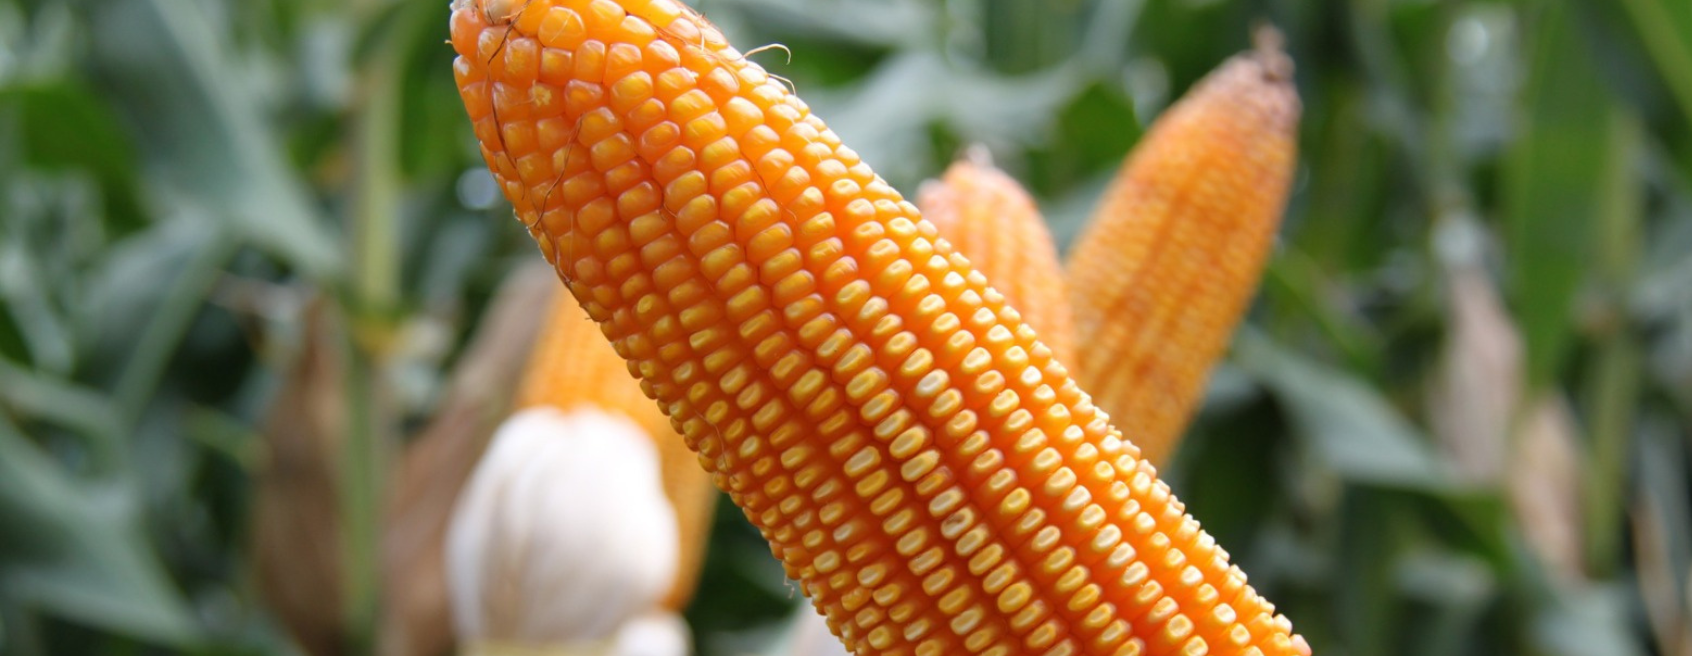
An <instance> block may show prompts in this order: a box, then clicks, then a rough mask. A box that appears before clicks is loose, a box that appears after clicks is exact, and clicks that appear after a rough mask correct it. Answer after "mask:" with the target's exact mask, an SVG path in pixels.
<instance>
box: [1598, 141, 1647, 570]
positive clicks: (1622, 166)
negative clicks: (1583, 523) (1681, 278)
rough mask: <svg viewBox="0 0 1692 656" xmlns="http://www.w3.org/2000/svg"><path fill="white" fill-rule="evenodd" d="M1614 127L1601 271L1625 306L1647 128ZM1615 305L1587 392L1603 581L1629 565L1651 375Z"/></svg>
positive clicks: (1608, 292)
mask: <svg viewBox="0 0 1692 656" xmlns="http://www.w3.org/2000/svg"><path fill="white" fill-rule="evenodd" d="M1608 127H1609V130H1608V135H1607V136H1608V138H1609V139H1608V141H1609V149H1608V152H1607V153H1606V160H1607V161H1606V162H1605V164H1606V165H1605V167H1604V168H1603V170H1604V171H1605V172H1606V176H1605V179H1604V180H1602V181H1601V182H1600V184H1602V185H1603V187H1602V189H1601V194H1602V195H1601V201H1600V203H1601V204H1600V205H1599V209H1600V214H1599V224H1598V235H1597V237H1598V248H1596V249H1595V251H1596V253H1595V254H1596V256H1597V257H1596V260H1597V261H1596V262H1595V267H1594V269H1595V274H1596V276H1597V278H1598V284H1599V286H1600V289H1601V292H1602V296H1603V298H1606V299H1620V298H1623V297H1624V296H1623V294H1621V293H1620V291H1621V290H1625V289H1627V288H1628V286H1629V285H1630V283H1631V281H1632V280H1633V278H1634V272H1635V267H1636V264H1635V263H1636V262H1637V261H1638V250H1639V243H1640V238H1639V235H1640V221H1641V217H1640V211H1641V208H1642V207H1643V199H1642V197H1641V191H1642V189H1641V186H1640V184H1639V182H1638V180H1639V178H1638V177H1637V176H1636V175H1634V172H1635V170H1636V169H1635V164H1636V163H1637V159H1638V153H1639V152H1640V150H1641V146H1640V142H1641V140H1642V136H1641V130H1642V128H1641V127H1640V125H1639V122H1638V120H1637V119H1636V118H1635V117H1633V116H1632V115H1630V114H1629V113H1628V112H1627V111H1626V110H1624V109H1620V108H1616V109H1612V110H1611V111H1610V112H1609V126H1608ZM1612 305H1613V306H1612V307H1608V308H1605V310H1604V313H1605V315H1606V316H1608V317H1610V318H1611V319H1609V320H1607V321H1605V322H1604V325H1603V326H1602V330H1603V331H1604V332H1603V333H1602V334H1601V336H1600V337H1599V345H1598V356H1597V357H1598V360H1597V370H1596V375H1594V376H1592V377H1591V379H1590V380H1591V383H1590V385H1591V386H1590V387H1589V388H1588V389H1587V395H1588V404H1589V406H1588V407H1589V414H1590V416H1591V421H1590V428H1591V431H1592V466H1591V467H1590V468H1589V469H1588V470H1587V481H1586V484H1587V485H1586V503H1587V507H1586V520H1587V527H1586V528H1587V545H1588V549H1587V564H1588V567H1589V568H1590V570H1591V571H1592V573H1593V574H1595V575H1598V576H1605V575H1608V574H1609V573H1611V572H1614V571H1615V569H1616V568H1617V567H1618V566H1620V560H1621V557H1622V540H1621V538H1622V535H1623V528H1622V521H1623V512H1624V511H1625V510H1626V503H1627V498H1626V495H1627V490H1628V488H1629V487H1630V486H1629V485H1627V484H1626V477H1627V457H1628V454H1629V453H1630V452H1631V449H1632V436H1633V429H1634V413H1635V409H1636V408H1637V407H1638V404H1639V397H1640V378H1641V376H1642V375H1643V368H1644V363H1643V354H1642V353H1641V350H1640V347H1639V345H1638V343H1637V342H1636V340H1635V339H1634V338H1633V335H1632V333H1631V332H1630V331H1629V330H1628V328H1627V325H1626V319H1625V317H1626V311H1625V310H1626V309H1625V308H1624V307H1621V306H1620V301H1612Z"/></svg>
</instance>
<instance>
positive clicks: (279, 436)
mask: <svg viewBox="0 0 1692 656" xmlns="http://www.w3.org/2000/svg"><path fill="white" fill-rule="evenodd" d="M303 323H304V324H305V331H304V343H303V348H302V350H301V352H300V355H299V359H298V360H297V361H296V363H295V365H294V366H293V367H292V368H291V369H290V370H289V371H288V373H287V374H286V376H285V377H284V378H283V382H282V389H281V390H280V391H278V392H277V395H276V400H275V401H274V402H273V403H272V405H271V408H270V411H269V415H268V417H267V418H266V419H265V424H264V427H263V429H262V430H263V434H264V458H263V459H262V460H261V463H262V464H261V466H260V468H259V471H258V473H257V483H256V485H257V490H256V492H255V495H254V500H253V511H252V513H253V529H252V536H253V538H252V539H253V561H254V567H255V569H256V570H257V572H258V586H259V592H260V594H261V595H262V596H263V598H264V602H265V606H266V607H267V608H269V609H270V611H271V612H273V613H275V614H276V616H277V619H278V620H279V621H280V622H281V624H282V626H283V627H285V628H286V629H287V630H288V632H289V634H291V635H292V637H293V638H294V641H295V642H296V643H297V644H298V645H299V648H300V649H301V650H302V651H303V652H304V653H306V654H311V655H312V656H328V655H332V654H341V653H345V651H346V646H347V645H348V644H349V640H348V638H349V635H350V632H349V630H348V627H347V624H346V618H345V616H344V615H343V614H342V612H341V610H342V606H341V584H342V576H343V568H344V567H345V565H344V563H343V560H342V552H341V543H340V535H341V529H340V521H339V518H338V516H337V514H336V510H335V509H336V508H337V507H338V506H337V503H336V499H337V487H336V467H337V466H338V464H337V460H338V454H339V453H340V445H341V443H342V441H343V440H345V439H346V432H345V431H346V404H345V398H346V395H345V393H344V380H345V376H344V368H345V367H344V364H343V361H342V359H341V354H340V353H339V352H338V351H337V350H336V346H337V344H338V343H339V342H338V341H337V339H336V337H335V336H336V334H337V332H338V331H339V330H340V329H341V324H340V322H339V320H338V316H337V315H336V314H335V313H334V310H333V309H332V308H331V306H329V305H328V304H327V303H324V302H322V301H316V302H313V303H312V305H311V306H310V308H309V309H308V310H307V312H306V314H305V317H304V322H303Z"/></svg>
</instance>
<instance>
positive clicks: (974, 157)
mask: <svg viewBox="0 0 1692 656" xmlns="http://www.w3.org/2000/svg"><path fill="white" fill-rule="evenodd" d="M958 161H961V162H969V163H970V164H974V165H976V166H979V167H982V168H988V167H992V166H993V149H991V148H988V147H987V144H983V143H973V144H970V145H969V146H968V147H967V148H964V150H963V153H961V154H960V155H959V156H958Z"/></svg>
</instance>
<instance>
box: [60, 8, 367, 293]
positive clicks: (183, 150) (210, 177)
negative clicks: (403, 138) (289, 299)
mask: <svg viewBox="0 0 1692 656" xmlns="http://www.w3.org/2000/svg"><path fill="white" fill-rule="evenodd" d="M98 4H99V5H100V7H101V8H100V9H98V10H96V11H94V12H92V13H93V15H94V17H95V18H94V24H93V26H92V30H93V32H94V38H93V43H95V44H96V50H95V52H96V55H97V56H96V62H97V68H98V70H99V72H100V79H101V82H102V88H104V89H108V90H110V92H111V93H112V94H113V96H114V99H115V100H116V102H117V103H118V104H119V106H121V107H122V108H123V109H124V110H125V118H126V119H127V121H128V122H129V123H130V125H131V127H132V129H133V130H134V133H135V136H136V139H137V141H138V142H139V144H140V145H141V152H142V153H143V164H144V167H145V170H146V173H147V179H148V180H149V182H150V186H152V187H153V188H154V189H156V190H158V191H159V192H160V196H161V197H162V199H163V200H164V201H165V204H166V207H167V208H192V209H198V210H201V211H203V212H206V213H208V214H211V215H213V216H217V217H225V218H227V219H228V220H231V221H232V222H233V223H234V224H235V225H236V226H238V227H239V229H240V231H241V234H242V235H243V236H244V237H245V238H246V239H248V240H251V241H252V242H253V243H255V244H258V245H260V246H261V247H263V248H264V249H266V250H267V251H269V252H270V253H271V254H273V255H274V256H276V257H278V258H279V259H281V260H282V261H284V262H285V263H287V264H288V265H290V266H292V267H294V268H296V269H297V270H299V271H300V272H301V273H303V274H304V275H306V276H307V277H309V278H312V279H314V280H318V281H332V280H335V279H336V276H337V275H338V272H339V271H340V270H341V268H342V265H341V262H340V250H339V248H338V246H337V245H336V240H335V238H334V236H333V233H331V232H330V231H329V230H328V226H327V225H326V222H325V221H324V219H323V218H322V217H321V216H320V215H319V213H318V211H317V210H316V209H315V208H314V206H313V203H312V201H311V200H310V199H309V198H308V196H307V195H306V193H305V190H304V189H303V188H302V186H301V184H300V181H299V179H298V178H297V177H296V175H295V174H294V173H293V172H292V171H290V170H288V169H287V168H286V159H285V158H284V156H283V153H282V151H281V149H280V146H279V145H278V143H277V141H276V140H275V139H274V137H272V134H271V133H272V130H271V125H270V123H269V121H268V120H267V118H266V116H265V115H264V114H263V112H262V111H261V109H260V107H259V105H258V103H257V102H255V100H254V96H253V92H252V89H251V87H250V82H249V80H248V79H247V78H245V77H244V76H243V75H241V74H240V72H239V71H238V70H237V69H236V68H235V67H234V66H232V65H231V63H232V61H233V60H234V58H235V57H236V53H234V52H232V48H231V46H230V45H229V44H228V43H227V42H226V41H225V40H224V39H222V38H220V37H219V35H218V32H217V25H216V24H214V23H213V22H212V20H211V18H210V17H209V16H208V15H207V14H206V13H205V12H204V11H203V9H202V7H203V3H195V2H182V1H180V0H144V1H136V2H110V1H107V2H101V3H98Z"/></svg>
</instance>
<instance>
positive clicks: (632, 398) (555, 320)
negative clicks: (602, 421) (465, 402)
mask: <svg viewBox="0 0 1692 656" xmlns="http://www.w3.org/2000/svg"><path fill="white" fill-rule="evenodd" d="M516 405H517V409H519V410H522V409H526V408H534V407H545V406H550V407H554V408H558V409H560V410H569V409H572V408H576V407H582V406H587V407H594V408H598V409H601V410H605V411H608V412H620V413H622V414H624V415H626V416H628V417H629V418H630V419H632V420H634V422H635V423H636V424H639V425H640V427H641V428H644V429H646V432H647V434H648V435H651V436H652V439H653V443H654V445H655V446H656V447H657V453H658V460H659V463H658V465H659V469H660V471H661V472H662V474H663V483H664V494H665V496H666V497H668V498H669V500H670V504H671V505H672V506H674V507H675V511H676V525H677V526H676V528H677V533H678V537H679V538H680V544H679V545H678V547H679V548H678V550H677V552H678V556H679V557H680V559H679V561H678V562H677V566H676V579H675V583H674V585H673V586H672V587H671V588H670V591H669V593H668V594H667V595H666V596H665V599H664V607H665V608H668V609H671V610H680V609H682V608H685V607H687V604H688V602H689V601H691V600H692V597H693V592H694V589H695V587H696V586H697V584H698V582H699V570H700V567H701V565H702V564H703V562H704V559H705V547H706V544H707V542H708V541H709V539H710V531H711V515H712V510H713V508H714V507H715V505H716V494H715V490H714V488H712V486H711V481H710V477H709V475H708V474H707V473H706V472H705V470H704V469H701V468H700V466H699V464H698V459H697V458H696V457H695V456H694V454H693V452H692V451H691V450H689V449H688V448H687V444H686V443H685V442H683V441H682V440H681V438H679V437H678V436H677V435H676V431H675V429H674V428H672V427H671V425H670V419H669V417H666V416H664V413H663V412H661V411H660V410H659V409H658V407H657V406H656V405H654V404H653V403H652V401H651V400H650V399H648V398H646V395H645V394H642V393H641V390H640V385H639V384H638V383H637V382H636V381H635V379H634V377H633V376H632V375H631V374H630V373H629V367H628V363H627V362H626V361H624V360H623V359H622V358H621V357H618V355H617V352H616V350H614V349H612V348H611V345H610V344H607V343H606V341H605V336H604V335H603V334H601V332H600V330H599V324H597V323H594V322H593V320H591V319H589V318H588V316H587V314H586V313H584V312H582V308H581V306H580V305H579V304H578V303H577V302H576V299H575V297H574V296H572V295H570V294H568V293H562V292H561V293H559V294H557V295H556V297H555V299H554V301H553V303H552V307H551V309H549V310H548V316H547V320H546V327H545V329H544V330H543V331H542V332H541V337H540V340H539V343H538V344H536V345H535V350H534V352H533V354H531V356H530V359H529V364H528V367H527V369H526V370H525V372H524V374H523V384H522V387H521V388H520V389H519V390H518V395H517V404H516Z"/></svg>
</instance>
